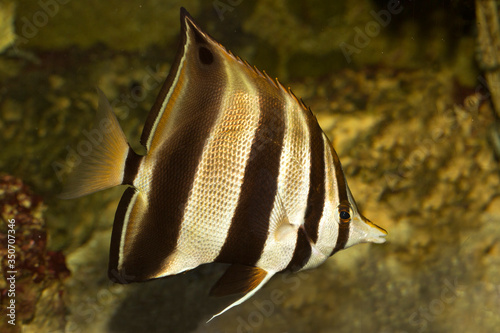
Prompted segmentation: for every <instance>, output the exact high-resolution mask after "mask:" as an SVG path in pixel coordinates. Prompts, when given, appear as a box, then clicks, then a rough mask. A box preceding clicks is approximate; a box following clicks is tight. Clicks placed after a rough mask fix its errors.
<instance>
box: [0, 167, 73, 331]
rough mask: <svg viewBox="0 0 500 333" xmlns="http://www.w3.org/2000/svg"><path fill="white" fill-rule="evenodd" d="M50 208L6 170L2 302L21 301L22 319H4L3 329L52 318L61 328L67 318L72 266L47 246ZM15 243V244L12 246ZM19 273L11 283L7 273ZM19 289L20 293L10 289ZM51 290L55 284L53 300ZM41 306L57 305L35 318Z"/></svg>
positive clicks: (1, 178) (0, 246) (1, 201)
mask: <svg viewBox="0 0 500 333" xmlns="http://www.w3.org/2000/svg"><path fill="white" fill-rule="evenodd" d="M44 210H45V206H44V204H43V202H42V199H41V197H40V196H37V195H35V194H33V192H32V191H31V190H30V189H29V188H28V186H26V185H25V184H24V183H23V182H22V181H21V180H20V179H18V178H15V177H13V176H10V175H0V216H1V222H2V224H1V226H0V230H1V233H0V257H1V258H2V261H1V269H2V273H3V274H2V276H3V277H2V279H1V280H0V281H1V282H0V294H1V300H0V304H1V305H2V308H5V307H6V306H7V304H10V302H11V299H14V300H15V304H16V311H15V315H16V317H15V318H16V325H15V326H12V325H10V324H8V323H6V322H5V321H1V324H0V328H1V330H2V332H19V331H21V329H22V327H23V326H25V325H26V324H27V323H29V322H32V321H40V322H41V323H43V322H51V324H50V325H49V327H50V328H52V329H54V328H61V327H62V326H61V325H63V324H64V316H63V315H64V311H61V310H64V306H63V304H64V301H63V299H62V293H63V292H62V291H63V285H62V281H63V280H64V279H65V278H66V277H67V276H68V275H69V271H68V269H67V267H66V264H65V258H64V255H63V254H62V253H61V252H57V251H49V250H48V249H47V233H46V230H45V221H44V218H43V213H44ZM12 230H13V231H14V232H12ZM9 244H10V245H12V246H13V248H12V246H11V247H8V245H9ZM9 250H10V251H9ZM8 254H14V255H15V259H14V262H12V261H10V260H9V259H12V257H8ZM10 271H15V272H17V273H15V274H12V273H9V272H10ZM13 275H14V276H15V283H13V284H11V282H12V281H11V280H7V278H8V277H11V276H13ZM12 285H14V286H15V288H14V289H12ZM13 290H14V293H15V296H14V295H12V294H11V293H10V292H12V291H13ZM45 290H51V293H52V295H51V297H50V298H51V301H50V302H47V301H46V297H42V294H43V293H44V291H45ZM39 308H42V309H47V308H49V309H51V311H50V316H45V317H44V318H40V319H38V318H35V317H36V312H37V309H39ZM54 309H57V310H59V311H54ZM41 323H38V324H37V325H38V327H43V325H40V324H41ZM54 325H56V326H55V327H54Z"/></svg>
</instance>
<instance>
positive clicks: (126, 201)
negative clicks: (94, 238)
mask: <svg viewBox="0 0 500 333" xmlns="http://www.w3.org/2000/svg"><path fill="white" fill-rule="evenodd" d="M134 194H135V189H133V188H130V187H129V188H127V189H126V190H125V192H124V193H123V196H122V198H121V200H120V203H119V204H118V208H117V210H116V213H115V223H114V224H113V232H112V234H111V245H110V250H109V265H108V276H109V278H110V279H111V280H112V281H114V282H117V283H129V282H132V281H134V276H129V275H127V272H124V271H119V270H118V260H119V251H120V239H121V236H122V229H123V221H124V220H125V214H126V213H127V208H128V206H129V205H130V201H131V200H132V197H133V196H134Z"/></svg>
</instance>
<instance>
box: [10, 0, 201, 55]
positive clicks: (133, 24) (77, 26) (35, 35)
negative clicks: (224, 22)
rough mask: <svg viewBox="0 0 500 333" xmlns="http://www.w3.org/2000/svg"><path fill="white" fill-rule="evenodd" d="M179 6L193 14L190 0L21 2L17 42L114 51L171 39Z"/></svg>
mask: <svg viewBox="0 0 500 333" xmlns="http://www.w3.org/2000/svg"><path fill="white" fill-rule="evenodd" d="M181 6H185V7H187V8H189V10H190V11H192V12H193V14H196V13H198V6H199V5H198V1H196V0H189V1H178V0H176V1H167V2H166V1H159V0H141V1H119V0H112V1H98V0H95V1H94V0H91V1H69V0H45V1H37V0H30V1H23V5H22V6H19V8H18V13H17V17H18V19H17V20H16V30H17V34H18V35H19V40H18V46H19V47H22V48H30V49H31V48H43V49H62V48H68V47H70V46H73V45H76V46H79V47H81V48H88V47H90V46H93V45H95V44H97V43H103V44H106V45H108V46H109V47H111V48H114V49H116V50H144V49H145V48H147V47H148V46H150V45H151V44H155V43H157V44H165V43H167V42H171V41H172V40H176V37H177V35H178V33H179V12H178V10H179V8H180V7H181ZM132 17H133V19H131V18H132ZM103 27H110V28H109V29H108V28H106V29H103Z"/></svg>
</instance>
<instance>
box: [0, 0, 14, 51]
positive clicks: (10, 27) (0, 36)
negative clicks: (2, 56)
mask: <svg viewBox="0 0 500 333" xmlns="http://www.w3.org/2000/svg"><path fill="white" fill-rule="evenodd" d="M14 9H15V4H14V2H13V1H7V0H2V1H0V53H2V52H3V51H4V50H5V49H6V48H7V47H9V46H10V45H12V44H13V43H14V41H15V39H16V35H15V33H14Z"/></svg>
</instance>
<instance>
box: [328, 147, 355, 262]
mask: <svg viewBox="0 0 500 333" xmlns="http://www.w3.org/2000/svg"><path fill="white" fill-rule="evenodd" d="M328 145H329V146H330V151H331V153H332V157H333V165H334V167H335V178H336V179H337V189H338V193H339V206H338V213H339V214H340V210H341V208H344V209H346V208H348V207H350V206H351V205H350V204H349V197H348V196H347V182H346V180H345V175H344V172H343V171H342V165H341V164H340V160H339V157H338V155H337V152H336V151H335V149H333V146H332V144H331V143H330V142H329V141H328ZM339 221H340V217H339ZM349 228H350V223H342V222H340V223H339V230H338V236H337V242H336V244H335V247H334V248H333V251H332V253H331V254H330V255H334V254H335V253H337V252H338V251H339V250H342V249H343V248H344V247H345V245H346V244H347V240H348V239H349Z"/></svg>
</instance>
